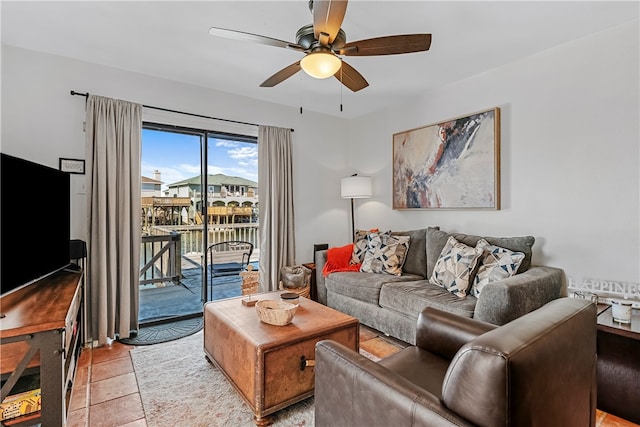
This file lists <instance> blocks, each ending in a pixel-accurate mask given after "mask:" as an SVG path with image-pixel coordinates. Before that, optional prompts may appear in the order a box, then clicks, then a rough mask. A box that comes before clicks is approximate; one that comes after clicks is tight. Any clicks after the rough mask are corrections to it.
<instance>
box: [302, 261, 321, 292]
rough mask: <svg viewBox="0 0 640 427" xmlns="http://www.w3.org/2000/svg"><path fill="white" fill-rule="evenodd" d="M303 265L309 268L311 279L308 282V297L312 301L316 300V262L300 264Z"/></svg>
mask: <svg viewBox="0 0 640 427" xmlns="http://www.w3.org/2000/svg"><path fill="white" fill-rule="evenodd" d="M302 265H303V266H304V267H307V268H308V269H309V270H311V281H310V283H309V287H310V289H309V293H310V297H311V299H312V300H313V301H318V288H317V286H316V264H315V263H314V262H308V263H306V264H302Z"/></svg>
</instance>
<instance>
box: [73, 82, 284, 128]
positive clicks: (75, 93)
mask: <svg viewBox="0 0 640 427" xmlns="http://www.w3.org/2000/svg"><path fill="white" fill-rule="evenodd" d="M71 95H77V96H84V97H85V98H89V93H88V92H87V93H82V92H76V91H75V90H72V91H71ZM142 106H143V107H144V108H151V109H153V110H160V111H167V112H169V113H177V114H184V115H187V116H193V117H200V118H203V119H212V120H220V121H223V122H229V123H238V124H241V125H249V126H259V125H257V124H255V123H249V122H241V121H238V120H231V119H221V118H220V117H212V116H205V115H202V114H196V113H187V112H184V111H178V110H171V109H169V108H162V107H154V106H152V105H144V104H142ZM293 131H294V129H291V132H293Z"/></svg>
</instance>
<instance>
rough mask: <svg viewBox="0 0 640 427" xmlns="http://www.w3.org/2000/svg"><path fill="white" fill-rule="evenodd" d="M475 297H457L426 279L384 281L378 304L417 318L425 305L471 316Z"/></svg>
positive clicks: (459, 314) (475, 300) (475, 301)
mask: <svg viewBox="0 0 640 427" xmlns="http://www.w3.org/2000/svg"><path fill="white" fill-rule="evenodd" d="M477 301H478V300H477V298H476V297H474V296H471V295H469V296H467V297H466V298H458V297H457V296H455V295H453V294H452V293H451V292H449V291H447V290H446V289H444V288H441V287H440V286H438V285H434V284H433V283H430V282H429V281H428V280H415V281H407V282H391V283H386V284H384V285H383V286H382V289H381V290H380V306H381V307H383V308H386V309H388V310H392V311H395V312H397V313H402V314H404V315H405V316H410V317H412V318H415V319H416V320H417V319H418V315H419V314H420V312H421V311H422V310H423V309H424V308H425V307H435V308H438V309H440V310H444V311H447V312H449V313H453V314H457V315H458V316H463V317H473V313H474V311H475V306H476V303H477Z"/></svg>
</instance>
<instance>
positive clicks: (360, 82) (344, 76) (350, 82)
mask: <svg viewBox="0 0 640 427" xmlns="http://www.w3.org/2000/svg"><path fill="white" fill-rule="evenodd" d="M333 77H335V78H336V79H338V80H339V81H340V82H342V84H343V85H345V86H346V87H348V88H349V89H351V90H352V91H353V92H357V91H359V90H362V89H364V88H365V87H367V86H369V83H368V82H367V81H366V80H365V79H364V77H362V74H360V73H359V72H358V71H357V70H356V69H355V68H353V67H352V66H351V65H349V64H347V63H346V62H344V61H342V67H341V68H340V69H339V70H338V72H337V73H335V74H334V75H333Z"/></svg>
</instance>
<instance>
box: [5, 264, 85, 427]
mask: <svg viewBox="0 0 640 427" xmlns="http://www.w3.org/2000/svg"><path fill="white" fill-rule="evenodd" d="M81 278H82V271H81V270H80V269H78V271H72V270H63V271H59V272H57V273H55V274H53V275H51V276H49V277H46V278H44V279H41V280H39V281H37V282H35V283H32V284H31V285H29V286H26V287H24V288H22V289H20V290H18V291H16V292H14V293H11V294H9V295H6V296H4V297H2V298H0V311H1V312H2V318H1V319H0V373H1V374H2V380H3V382H4V384H3V386H2V391H1V398H2V399H1V400H4V398H5V397H6V396H7V395H10V394H12V393H10V392H11V389H12V388H13V386H14V384H15V383H16V382H17V381H18V380H19V379H20V378H21V377H23V376H26V375H30V374H33V373H39V377H40V388H41V397H42V408H41V411H40V412H36V413H33V414H30V415H25V416H22V417H18V418H15V419H11V420H5V421H3V422H2V423H3V425H11V426H14V425H19V426H30V425H33V424H38V423H40V424H41V425H42V426H43V427H56V426H64V425H65V424H66V415H67V409H68V402H69V396H70V390H71V384H72V382H73V378H74V375H75V368H76V362H77V357H78V355H79V354H80V350H81V341H82V339H81V336H82V333H81V328H82V304H83V300H82V295H83V292H82V287H81V284H80V282H81Z"/></svg>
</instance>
